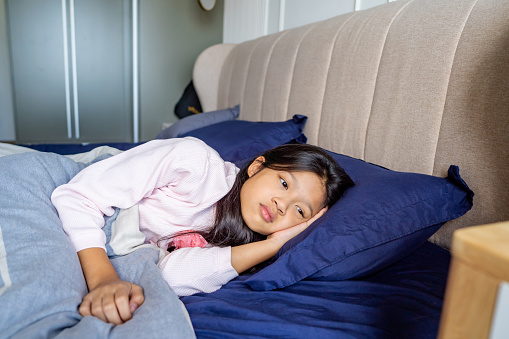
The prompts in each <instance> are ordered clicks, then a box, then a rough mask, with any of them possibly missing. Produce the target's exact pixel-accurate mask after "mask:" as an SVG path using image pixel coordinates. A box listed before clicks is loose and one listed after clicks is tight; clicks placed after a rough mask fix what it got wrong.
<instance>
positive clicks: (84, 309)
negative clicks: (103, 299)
mask: <svg viewBox="0 0 509 339" xmlns="http://www.w3.org/2000/svg"><path fill="white" fill-rule="evenodd" d="M91 306H92V302H91V301H90V299H87V298H85V299H83V301H82V302H81V305H80V307H79V309H78V310H79V312H80V314H81V315H82V316H83V317H86V316H89V315H92V310H91V309H90V307H91Z"/></svg>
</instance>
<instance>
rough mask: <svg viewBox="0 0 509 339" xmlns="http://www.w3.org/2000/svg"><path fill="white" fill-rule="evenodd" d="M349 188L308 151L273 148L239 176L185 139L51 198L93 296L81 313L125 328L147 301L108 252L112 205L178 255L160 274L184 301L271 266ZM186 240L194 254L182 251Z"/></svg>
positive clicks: (104, 169) (136, 154)
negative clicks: (121, 274) (107, 218)
mask: <svg viewBox="0 0 509 339" xmlns="http://www.w3.org/2000/svg"><path fill="white" fill-rule="evenodd" d="M351 185H353V182H352V180H351V179H350V178H349V177H348V175H347V174H346V173H345V172H344V171H343V170H342V169H341V168H340V167H339V166H338V165H337V163H336V162H335V161H334V160H333V159H332V158H331V157H330V156H329V155H328V154H327V153H326V152H324V151H323V150H321V149H319V148H318V147H315V146H311V145H284V146H280V147H276V148H274V149H272V150H269V151H267V152H265V153H264V154H263V155H262V156H259V157H258V158H256V159H255V160H253V161H252V162H250V163H249V164H248V165H247V166H245V167H244V168H243V169H242V170H240V171H239V169H238V168H237V167H236V166H235V165H234V164H232V163H230V162H225V161H223V160H222V159H221V158H220V156H219V155H218V154H217V153H216V152H215V151H214V150H213V149H212V148H210V147H209V146H207V145H206V144H205V143H203V142H202V141H200V140H198V139H195V138H191V137H188V138H182V139H178V138H177V139H167V140H154V141H151V142H147V143H145V144H142V145H140V146H138V147H135V148H133V149H131V150H128V151H126V152H123V153H121V154H119V155H116V156H114V157H111V158H108V159H106V160H103V161H100V162H97V163H95V164H93V165H91V166H89V167H87V168H85V169H84V170H83V171H81V172H80V173H78V174H77V175H76V176H75V177H74V178H73V179H72V180H71V181H70V182H69V183H68V184H65V185H62V186H60V187H58V188H57V189H56V190H55V191H54V192H53V194H52V202H53V204H54V205H55V207H56V209H57V211H58V213H59V217H60V219H61V221H62V224H63V227H64V230H65V232H66V233H67V235H68V236H69V238H70V240H71V242H72V243H73V245H74V246H75V247H76V250H77V252H78V257H79V260H80V263H81V266H82V269H83V273H84V275H85V279H86V281H87V285H88V288H89V294H88V295H86V296H85V298H84V299H83V302H82V304H81V306H80V308H79V311H80V313H81V315H83V316H87V315H93V316H96V317H98V318H100V319H102V320H103V321H105V322H110V323H113V324H121V323H123V322H125V321H127V320H129V319H130V318H131V317H132V313H133V312H134V311H135V310H136V308H137V307H138V306H139V305H141V304H142V303H143V302H144V297H143V291H142V289H141V287H140V286H138V285H135V284H132V283H129V282H126V281H122V280H120V279H119V277H118V275H117V273H116V272H115V269H114V268H113V266H112V264H111V262H110V261H109V259H108V256H107V253H106V236H105V233H104V232H103V230H102V227H103V226H104V215H107V216H110V215H112V214H113V213H114V207H118V208H120V209H132V208H133V206H134V208H135V209H136V211H137V214H136V215H137V218H136V219H137V220H136V222H137V223H138V225H137V227H139V230H140V231H141V232H142V233H143V235H144V237H145V243H150V244H156V245H158V246H159V247H161V248H163V249H164V250H166V249H167V248H168V247H170V248H172V247H176V248H177V249H176V250H173V251H171V252H170V253H167V252H166V256H165V257H164V258H163V259H162V260H161V261H160V262H159V265H158V266H159V268H160V269H161V272H162V274H163V277H164V278H165V280H166V281H167V282H168V284H169V285H170V286H171V287H172V289H173V290H174V291H175V292H176V293H177V295H180V296H183V295H190V294H193V293H196V292H200V291H203V292H212V291H215V290H217V289H219V288H220V287H221V286H222V285H223V284H225V283H226V282H228V281H229V280H231V279H233V278H235V277H236V276H238V274H240V273H242V272H244V271H246V270H248V269H250V268H252V267H254V266H256V265H258V264H260V263H262V262H264V261H266V260H268V259H270V258H271V257H273V256H274V255H275V254H276V253H277V252H278V251H279V249H280V248H281V247H282V246H283V245H284V244H285V243H286V242H287V241H288V240H290V239H291V238H293V237H294V236H296V235H297V234H299V233H300V232H302V231H303V230H304V229H306V227H308V226H309V225H310V224H311V223H312V222H313V221H315V220H316V219H318V218H319V217H320V216H322V215H323V213H325V211H326V210H327V208H328V207H329V206H331V205H332V204H333V203H334V202H336V201H337V200H338V199H339V198H340V197H341V195H342V194H343V192H344V191H345V189H346V188H348V187H349V186H351ZM182 233H185V234H182ZM189 238H192V239H191V240H192V241H191V243H193V244H191V246H195V247H185V246H188V245H182V243H185V242H186V241H187V242H189ZM183 246H184V248H179V247H183Z"/></svg>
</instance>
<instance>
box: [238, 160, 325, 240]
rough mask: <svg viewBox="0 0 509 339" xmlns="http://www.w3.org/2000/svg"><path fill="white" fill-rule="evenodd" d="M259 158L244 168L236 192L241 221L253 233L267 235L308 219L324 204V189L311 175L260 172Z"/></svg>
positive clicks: (263, 170)
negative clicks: (243, 179) (243, 178)
mask: <svg viewBox="0 0 509 339" xmlns="http://www.w3.org/2000/svg"><path fill="white" fill-rule="evenodd" d="M263 160H264V159H263V157H259V158H258V159H256V160H255V161H254V162H253V163H252V164H251V165H250V166H249V168H248V175H249V179H248V180H247V181H246V182H245V183H244V185H243V186H242V188H241V191H240V206H241V211H242V217H243V219H244V221H245V222H246V224H247V226H248V227H249V228H250V229H251V230H252V231H254V232H257V233H260V234H263V235H269V234H272V233H274V232H276V231H280V230H283V229H286V228H289V227H292V226H295V225H297V224H300V223H302V222H305V221H307V220H309V219H311V218H312V217H313V216H314V215H315V214H316V213H318V212H319V211H320V210H321V209H322V207H324V206H323V202H324V201H325V186H324V184H323V181H322V180H321V179H320V177H319V176H318V175H316V174H314V173H311V172H287V171H275V170H272V169H269V168H263V166H262V162H263Z"/></svg>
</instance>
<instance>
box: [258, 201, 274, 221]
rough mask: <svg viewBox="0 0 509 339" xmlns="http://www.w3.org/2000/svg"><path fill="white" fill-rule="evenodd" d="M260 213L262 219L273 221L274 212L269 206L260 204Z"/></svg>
mask: <svg viewBox="0 0 509 339" xmlns="http://www.w3.org/2000/svg"><path fill="white" fill-rule="evenodd" d="M260 213H261V215H262V218H263V220H265V221H266V222H273V221H274V218H275V215H274V212H272V210H271V209H270V208H269V207H267V206H265V205H263V204H260Z"/></svg>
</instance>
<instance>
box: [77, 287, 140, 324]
mask: <svg viewBox="0 0 509 339" xmlns="http://www.w3.org/2000/svg"><path fill="white" fill-rule="evenodd" d="M144 300H145V298H144V296H143V289H142V288H141V287H140V286H138V285H135V284H132V283H129V282H127V281H123V280H120V279H114V280H111V281H106V282H103V283H101V284H99V285H97V286H96V287H95V288H94V289H93V290H92V291H90V293H88V294H87V295H86V296H85V298H83V301H82V303H81V305H80V308H79V312H80V314H81V315H82V316H84V317H85V316H88V315H92V316H95V317H97V318H99V319H101V320H102V321H104V322H107V323H112V324H114V325H120V324H123V323H124V322H126V321H128V320H129V319H131V318H132V314H133V313H134V311H135V310H136V309H137V308H138V306H139V305H141V304H143V302H144Z"/></svg>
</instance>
